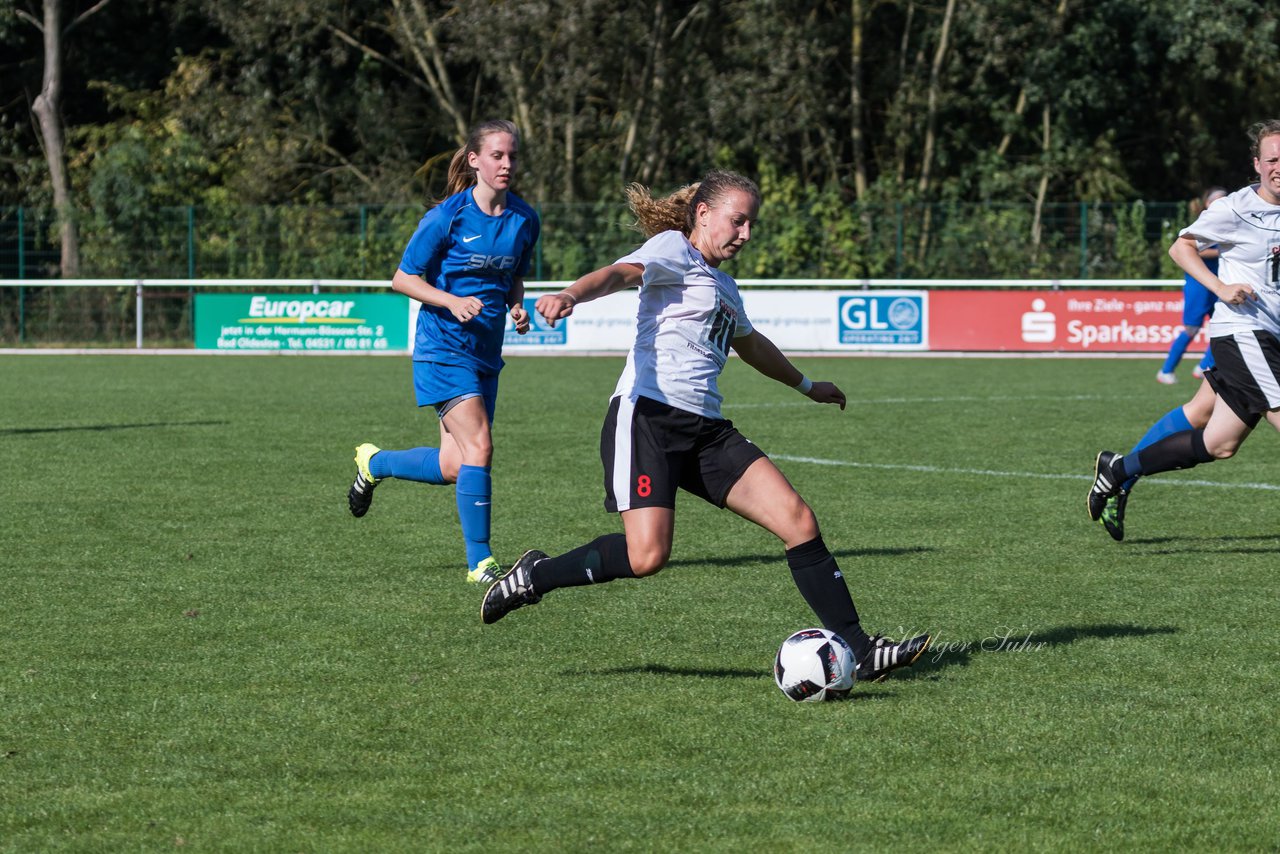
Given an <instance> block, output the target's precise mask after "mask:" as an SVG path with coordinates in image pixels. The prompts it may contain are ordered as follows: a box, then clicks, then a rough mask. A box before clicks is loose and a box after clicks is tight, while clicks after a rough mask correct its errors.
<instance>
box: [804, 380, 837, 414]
mask: <svg viewBox="0 0 1280 854" xmlns="http://www.w3.org/2000/svg"><path fill="white" fill-rule="evenodd" d="M805 397H807V398H809V399H810V400H812V401H814V402H815V403H838V404H840V408H841V409H844V405H845V402H846V401H845V397H844V392H842V391H841V390H840V387H839V386H837V385H836V384H835V383H828V382H816V383H814V384H813V388H811V389H809V393H808V394H807V395H805Z"/></svg>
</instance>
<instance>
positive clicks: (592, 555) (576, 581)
mask: <svg viewBox="0 0 1280 854" xmlns="http://www.w3.org/2000/svg"><path fill="white" fill-rule="evenodd" d="M635 577H636V574H635V573H634V572H632V571H631V559H630V558H629V557H627V538H626V536H625V535H623V534H605V535H604V536H603V537H596V538H595V539H594V540H592V541H591V542H589V543H587V544H586V545H585V546H578V547H577V548H576V549H574V550H573V551H569V552H565V553H564V554H562V555H560V556H559V557H550V558H547V559H546V560H543V561H539V562H538V563H536V564H534V566H533V569H531V570H529V580H530V581H532V582H533V589H534V590H535V591H537V592H538V593H539V594H543V593H548V592H550V591H552V590H555V589H556V588H558V587H581V586H582V585H584V584H602V583H604V582H606V581H613V580H615V579H618V578H635Z"/></svg>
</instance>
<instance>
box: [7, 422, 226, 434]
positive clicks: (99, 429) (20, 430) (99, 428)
mask: <svg viewBox="0 0 1280 854" xmlns="http://www.w3.org/2000/svg"><path fill="white" fill-rule="evenodd" d="M230 423H231V422H230V421H156V422H152V423H149V424H85V425H82V426H79V427H4V428H0V436H24V435H29V434H32V433H72V432H75V431H87V432H93V433H104V432H106V431H108V430H150V429H154V428H156V427H223V426H226V425H227V424H230Z"/></svg>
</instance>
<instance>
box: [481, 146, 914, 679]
mask: <svg viewBox="0 0 1280 854" xmlns="http://www.w3.org/2000/svg"><path fill="white" fill-rule="evenodd" d="M627 198H628V202H629V203H630V206H631V210H632V212H633V213H635V215H636V217H637V219H638V220H639V226H640V228H641V229H642V230H643V231H644V233H645V234H646V235H647V236H648V237H649V240H648V241H647V242H646V243H645V244H644V245H643V246H642V247H640V248H639V249H638V250H636V251H635V252H633V253H631V254H630V255H627V256H625V257H623V258H621V259H619V260H618V262H617V263H615V264H611V265H609V266H608V267H604V268H602V269H599V270H596V271H595V272H592V273H588V274H587V275H585V276H583V277H582V278H580V279H578V280H577V281H576V282H574V283H573V284H572V285H570V286H569V287H568V288H566V289H565V290H563V291H561V292H560V293H557V294H548V295H546V296H543V297H541V298H540V299H539V300H538V303H537V311H538V313H539V314H541V315H542V316H543V317H544V318H546V320H547V322H548V323H550V324H552V325H554V324H555V323H556V321H558V320H560V319H562V318H565V317H568V316H569V315H571V314H573V309H574V306H576V305H577V304H578V303H580V302H586V301H588V300H593V299H596V298H598V297H602V296H606V295H608V294H611V293H614V292H615V291H620V290H623V289H624V288H636V287H638V288H639V289H640V309H639V314H638V318H637V325H636V340H635V344H634V346H633V347H632V349H631V352H630V353H629V354H628V355H627V365H626V368H625V369H624V371H623V373H622V377H621V378H620V379H619V380H618V385H617V387H616V389H615V390H614V393H613V397H612V399H611V400H610V401H609V410H608V414H607V415H606V416H605V422H604V428H603V430H602V431H601V435H600V456H601V458H602V460H603V462H604V469H605V506H606V508H608V509H609V510H610V511H611V512H617V513H619V514H620V515H621V517H622V527H623V530H624V531H625V533H623V534H606V535H604V536H601V537H597V538H596V539H594V540H592V541H591V542H589V543H587V544H585V545H582V546H579V547H578V548H576V549H573V550H572V551H569V552H567V553H565V554H562V555H559V556H557V557H548V556H547V555H546V554H544V553H542V552H540V551H536V550H535V551H529V552H526V553H525V554H524V556H523V557H521V558H520V560H519V561H517V562H516V564H515V566H513V567H512V569H511V571H510V572H509V573H507V575H506V576H504V577H503V578H502V579H501V580H499V581H497V582H495V583H494V584H493V585H491V586H490V587H489V590H488V592H487V593H486V594H485V597H484V603H483V605H482V606H481V618H482V619H483V620H484V622H486V623H493V622H496V621H497V620H499V619H501V618H502V617H504V616H505V615H506V614H508V613H510V612H511V611H513V610H515V609H516V608H520V607H522V606H525V605H532V604H534V603H536V602H538V601H539V600H541V598H542V597H543V596H545V595H546V594H547V593H549V592H551V591H552V590H556V589H557V588H561V587H577V586H582V585H587V584H600V583H603V582H606V581H613V580H615V579H619V578H640V577H644V576H648V575H653V574H654V573H656V572H658V571H659V570H660V569H662V568H663V567H664V566H665V565H666V563H667V560H668V558H669V557H670V556H671V541H672V534H673V531H674V529H675V496H676V490H677V489H678V488H679V489H684V490H685V491H687V492H690V493H692V494H693V495H696V496H698V497H699V498H702V499H703V500H705V501H709V502H711V503H712V504H714V505H716V506H717V507H727V508H728V509H730V510H732V511H733V512H734V513H737V514H738V515H739V516H741V517H743V518H744V519H747V520H748V521H751V522H754V523H756V524H757V525H760V526H761V527H763V528H764V529H766V530H767V531H769V532H770V533H772V534H774V535H775V536H776V537H778V539H780V540H782V542H783V545H784V546H785V548H786V557H787V563H788V565H789V566H790V568H791V574H792V578H793V579H794V580H795V583H796V586H797V587H799V589H800V593H801V595H803V596H804V598H805V601H806V602H808V604H809V606H810V607H811V608H812V609H813V611H814V613H815V614H817V616H818V618H819V619H820V620H821V621H822V625H823V626H825V627H826V628H827V629H829V630H831V631H833V632H835V633H836V634H838V635H840V636H841V637H842V638H844V639H845V640H846V641H848V643H849V645H850V646H851V647H853V650H854V654H855V657H856V659H857V661H858V677H857V678H858V679H861V680H870V681H874V680H876V679H880V678H883V677H884V676H885V675H887V674H888V673H889V671H891V670H893V669H895V668H898V667H903V666H906V665H909V664H911V663H913V662H914V661H915V660H916V659H917V658H919V656H920V655H921V654H922V653H923V652H924V651H925V649H927V648H928V645H929V640H930V637H929V635H927V634H924V635H920V636H918V637H913V638H908V639H906V640H903V641H900V642H894V641H891V640H888V639H887V638H884V637H879V636H877V637H870V636H868V635H867V633H866V632H865V631H864V630H863V628H862V626H861V624H860V622H859V620H858V612H857V610H856V609H855V608H854V605H853V600H852V598H851V597H850V595H849V590H848V587H847V586H846V585H845V581H844V577H843V576H842V575H841V573H840V568H839V567H838V566H837V565H836V560H835V558H834V557H833V556H832V554H831V552H830V551H829V550H828V549H827V546H826V544H825V543H824V542H823V540H822V534H821V532H820V531H819V529H818V521H817V519H816V518H815V516H814V514H813V511H812V510H811V509H810V508H809V505H808V504H806V503H805V502H804V499H802V498H801V497H800V495H799V494H798V493H797V492H796V491H795V489H794V488H793V487H792V486H791V484H790V483H789V482H788V481H787V479H786V478H785V477H784V476H783V474H782V472H781V471H779V470H778V468H777V467H776V466H775V465H774V464H773V462H772V461H771V460H770V459H769V458H768V457H767V456H766V455H765V453H764V452H763V451H761V450H760V449H759V448H758V447H756V446H755V445H753V444H752V443H751V442H749V441H748V440H747V439H746V438H744V437H743V436H742V434H741V433H739V432H738V431H737V429H735V428H734V426H733V424H732V422H730V421H728V420H726V419H725V418H724V417H723V416H721V414H720V400H721V396H720V392H719V390H718V388H717V384H716V378H717V377H718V376H719V375H720V372H721V371H722V370H724V366H725V361H726V359H728V356H729V348H730V347H732V348H733V349H734V351H736V352H737V354H738V355H739V356H740V357H741V358H742V360H743V361H744V362H745V363H746V364H748V365H750V366H751V367H752V368H755V369H756V370H757V371H759V372H760V373H762V374H764V375H765V376H767V377H769V378H770V379H774V380H777V381H778V382H780V383H783V384H784V385H788V386H791V387H792V388H794V389H795V390H797V391H798V392H800V393H801V394H803V395H805V396H806V397H808V398H809V399H810V400H812V401H814V402H816V403H834V404H837V405H839V407H840V408H841V409H844V406H845V396H844V392H842V391H841V390H840V389H839V388H837V387H836V386H835V385H834V384H833V383H829V382H812V381H811V380H809V379H808V378H807V377H805V376H804V374H802V373H801V372H800V371H799V370H798V369H797V368H796V367H795V366H794V365H792V364H791V362H790V361H789V360H788V359H787V357H786V356H784V355H783V354H782V352H781V351H779V350H778V348H777V347H776V346H774V344H773V342H772V341H770V340H769V339H768V338H766V337H765V336H764V335H762V334H761V333H760V332H758V331H756V330H754V329H752V326H751V321H750V320H748V318H747V315H746V312H745V311H743V306H742V297H741V296H740V295H739V293H738V285H737V282H735V281H734V280H733V278H732V277H730V276H728V275H727V274H725V273H723V272H721V271H720V269H719V267H720V264H721V263H722V262H724V261H727V260H729V259H730V258H732V257H734V256H735V255H736V254H737V253H738V252H739V251H740V250H741V249H742V247H743V246H744V245H746V243H747V241H748V240H750V239H751V228H752V225H753V223H754V222H755V220H756V215H757V212H758V211H759V208H760V190H759V189H758V188H757V187H756V185H755V184H754V183H753V182H752V181H750V180H748V179H747V178H744V177H743V176H741V175H737V174H734V173H732V172H721V171H715V172H711V173H710V174H708V175H707V176H706V177H705V178H703V180H702V181H701V182H700V183H698V184H693V185H690V186H688V187H685V188H683V189H681V190H679V191H677V192H675V193H673V194H672V195H670V196H667V197H665V198H661V199H654V198H652V197H651V196H650V194H649V192H648V191H647V190H646V189H644V188H643V187H640V186H638V185H632V186H631V187H629V188H628V190H627Z"/></svg>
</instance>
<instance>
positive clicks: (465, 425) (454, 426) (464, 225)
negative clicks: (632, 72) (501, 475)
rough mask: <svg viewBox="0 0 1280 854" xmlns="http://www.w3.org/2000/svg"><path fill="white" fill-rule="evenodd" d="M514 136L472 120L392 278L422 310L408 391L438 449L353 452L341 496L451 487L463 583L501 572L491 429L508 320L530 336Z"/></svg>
mask: <svg viewBox="0 0 1280 854" xmlns="http://www.w3.org/2000/svg"><path fill="white" fill-rule="evenodd" d="M519 144H520V143H519V134H518V132H517V130H516V126H515V125H514V124H512V123H511V122H508V121H503V120H496V121H490V122H485V123H483V124H481V125H478V126H477V127H476V128H475V129H473V130H472V131H471V133H470V134H469V136H468V138H467V144H466V145H465V146H463V147H462V148H460V149H459V150H458V152H457V153H456V154H455V155H454V157H453V160H452V162H451V163H450V165H449V182H448V191H447V192H448V197H447V198H446V199H445V200H444V201H442V202H440V204H438V205H436V206H435V207H434V208H432V209H431V210H429V211H427V213H426V215H425V216H423V218H422V221H421V222H419V223H418V229H417V231H415V232H414V234H413V237H412V238H410V240H409V245H408V246H407V247H406V248H405V250H404V256H403V257H402V258H401V260H400V267H399V269H397V270H396V273H395V276H394V277H393V278H392V280H391V286H392V287H393V288H394V289H395V290H396V291H398V292H400V293H402V294H405V295H406V296H408V297H411V298H413V299H415V300H417V301H418V302H420V303H422V309H421V311H419V313H418V326H417V332H416V334H415V336H414V344H413V388H414V393H415V395H416V397H417V401H418V405H419V406H431V407H434V408H435V411H436V414H437V415H438V416H439V419H440V446H439V447H438V448H432V447H421V448H411V449H409V450H404V451H390V450H388V451H384V450H382V449H380V448H378V447H377V446H375V445H372V444H368V443H365V444H362V445H360V446H358V447H357V448H356V457H355V462H356V478H355V482H354V483H353V484H352V485H351V489H350V490H348V492H347V503H348V505H349V507H350V508H351V514H352V515H353V516H363V515H364V514H365V513H367V512H368V511H369V505H370V503H371V502H372V501H373V489H374V487H375V486H377V485H378V484H379V483H380V482H381V481H382V480H383V479H385V478H389V477H393V478H399V479H402V480H413V481H418V482H420V483H431V484H441V485H443V484H450V483H455V484H457V487H456V490H455V497H456V500H457V507H458V519H459V521H460V522H461V524H462V537H463V540H464V542H465V545H466V559H467V580H468V581H471V582H475V583H485V584H490V583H492V582H493V581H495V580H497V578H499V577H500V576H501V575H502V570H501V569H500V568H499V564H498V562H497V561H496V560H494V557H493V552H492V551H491V550H490V548H489V529H490V520H491V518H492V502H493V484H492V480H491V478H490V467H491V464H492V462H493V438H492V425H493V414H494V407H495V405H496V403H497V398H498V373H499V371H501V370H502V364H503V363H502V338H503V334H504V331H505V329H506V321H507V315H508V313H509V314H510V315H511V319H512V321H513V322H514V324H515V328H516V331H517V332H518V333H520V334H521V335H523V334H524V333H526V332H527V331H528V330H529V314H528V312H527V311H525V309H524V304H523V303H524V276H525V274H526V273H527V272H528V270H529V262H530V259H531V258H532V256H533V249H534V246H535V244H536V243H537V242H538V233H539V229H540V226H539V222H538V217H537V214H536V213H535V212H534V210H533V208H531V207H530V206H529V205H528V204H527V203H526V202H524V200H522V199H520V198H519V197H518V196H516V195H515V194H514V193H512V192H510V187H511V181H512V178H513V177H514V175H515V171H516V159H517V154H518V151H519Z"/></svg>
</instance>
